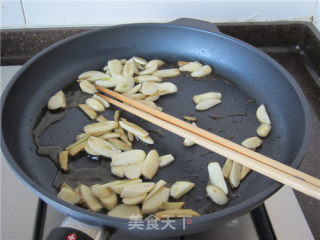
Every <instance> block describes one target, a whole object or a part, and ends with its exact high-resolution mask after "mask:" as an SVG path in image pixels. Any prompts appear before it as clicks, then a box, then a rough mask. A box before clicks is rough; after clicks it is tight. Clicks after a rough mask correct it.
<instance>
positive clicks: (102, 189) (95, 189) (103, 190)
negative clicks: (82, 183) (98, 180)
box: [91, 184, 112, 198]
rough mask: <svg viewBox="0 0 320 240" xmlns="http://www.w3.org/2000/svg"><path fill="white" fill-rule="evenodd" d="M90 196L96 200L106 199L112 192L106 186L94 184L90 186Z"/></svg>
mask: <svg viewBox="0 0 320 240" xmlns="http://www.w3.org/2000/svg"><path fill="white" fill-rule="evenodd" d="M91 192H92V194H93V195H94V196H95V197H97V198H107V197H109V196H110V195H111V194H112V191H111V190H110V189H109V187H107V186H106V185H101V184H94V185H92V186H91Z"/></svg>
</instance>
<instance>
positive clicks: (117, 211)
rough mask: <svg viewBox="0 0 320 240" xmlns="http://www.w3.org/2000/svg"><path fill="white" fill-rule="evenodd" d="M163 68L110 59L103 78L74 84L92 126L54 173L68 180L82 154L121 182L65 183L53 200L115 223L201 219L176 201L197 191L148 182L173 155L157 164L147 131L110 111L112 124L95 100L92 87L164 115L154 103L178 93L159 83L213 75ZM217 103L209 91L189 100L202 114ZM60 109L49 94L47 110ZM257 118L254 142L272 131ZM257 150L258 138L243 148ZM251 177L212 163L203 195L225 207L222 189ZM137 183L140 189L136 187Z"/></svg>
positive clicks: (199, 67)
mask: <svg viewBox="0 0 320 240" xmlns="http://www.w3.org/2000/svg"><path fill="white" fill-rule="evenodd" d="M164 65H165V63H164V62H163V61H162V60H159V59H154V60H151V61H146V60H145V59H143V58H140V57H132V58H131V59H129V60H126V59H122V60H118V59H113V60H110V61H108V64H107V66H105V67H104V68H103V69H104V72H100V71H87V72H84V73H82V74H80V75H79V76H78V80H77V82H78V83H79V86H80V89H81V91H82V92H84V93H86V94H90V95H91V96H89V97H88V98H87V99H86V100H85V101H84V102H83V103H80V104H79V105H78V107H79V109H80V110H81V111H82V112H83V113H84V114H85V115H87V116H88V117H89V119H91V120H92V121H93V122H92V123H90V124H88V125H86V126H84V127H83V133H81V134H79V135H78V136H77V137H76V141H75V142H74V143H73V144H71V145H69V146H67V147H66V148H65V149H64V150H63V151H61V152H60V153H59V163H60V168H61V169H62V170H63V171H64V172H65V174H68V163H69V155H70V156H76V155H77V154H78V153H79V152H82V151H85V152H86V153H87V154H89V155H91V156H103V157H105V158H109V159H111V162H110V169H111V173H112V174H113V175H115V176H117V177H120V178H126V179H124V180H116V181H112V182H108V183H104V184H93V185H91V186H89V185H85V184H82V183H78V186H77V187H76V188H74V189H72V188H71V187H70V186H69V185H67V184H66V183H63V184H62V185H61V188H60V191H59V193H58V197H59V198H61V199H63V200H64V201H66V202H68V203H70V204H80V205H81V206H85V207H86V208H88V209H90V210H91V211H95V212H99V211H101V210H102V209H105V210H106V211H108V215H109V216H114V217H121V218H128V217H130V216H131V215H132V214H134V215H139V216H142V215H143V214H152V213H155V216H156V217H158V218H159V219H161V218H164V217H165V216H167V215H170V216H171V217H179V216H180V217H181V215H188V216H194V217H195V216H199V213H197V212H195V211H194V210H192V209H182V207H183V206H184V205H185V203H184V202H177V201H176V200H177V199H180V198H181V197H183V196H184V195H186V194H189V192H190V191H192V189H193V188H194V187H201V186H195V184H194V183H192V182H190V181H187V180H178V181H176V182H175V183H172V185H171V186H170V187H169V186H167V182H166V181H165V179H164V180H159V181H158V182H156V183H155V182H152V179H153V178H154V176H156V175H157V171H158V169H159V168H161V167H165V166H168V165H170V164H171V163H172V162H173V161H174V160H175V158H174V156H173V155H172V154H167V155H163V156H159V153H158V152H157V150H156V143H155V141H154V140H153V139H152V138H151V137H150V134H149V131H147V130H146V129H143V128H142V127H141V126H139V125H138V124H136V123H134V122H130V121H128V120H127V119H125V118H123V117H122V116H120V112H119V111H118V110H117V111H115V114H114V116H113V119H112V120H110V119H107V118H106V117H105V116H103V115H102V114H103V112H105V111H106V110H107V109H108V108H109V107H110V105H109V103H108V102H107V101H105V100H104V99H103V98H101V97H100V96H98V95H97V94H96V93H97V90H96V88H95V85H94V84H96V85H99V86H102V87H106V88H113V89H114V91H117V92H119V93H121V94H123V95H125V96H127V97H130V98H132V99H134V100H136V101H139V102H140V103H142V104H145V105H146V106H148V107H151V108H155V109H157V110H160V111H162V107H160V106H158V105H156V104H155V102H156V101H157V100H158V99H159V98H160V97H163V96H165V95H167V94H173V93H176V92H177V91H178V88H177V86H176V85H175V84H174V83H172V82H162V81H163V78H171V77H175V76H178V75H180V74H181V72H187V73H189V74H190V76H191V77H193V78H201V77H205V76H206V75H208V74H210V73H211V72H212V68H211V67H210V66H209V65H203V64H202V63H200V62H198V61H193V62H185V61H179V62H178V66H179V68H169V69H163V68H161V67H163V66H164ZM221 98H222V94H221V93H220V92H212V91H210V92H204V93H200V94H197V95H195V96H193V97H192V100H193V102H194V103H195V104H196V110H198V111H204V110H208V109H210V108H212V107H214V106H216V105H218V104H220V103H221ZM65 107H66V101H65V96H64V94H63V92H62V91H59V92H58V93H57V94H55V95H54V96H53V97H52V98H51V99H50V100H49V102H48V108H49V109H50V110H55V109H59V108H65ZM99 114H100V115H99ZM190 115H192V114H190ZM256 117H257V119H258V121H259V122H260V123H261V125H260V126H259V127H258V128H257V134H258V136H260V137H266V136H267V135H268V134H269V133H270V131H271V122H270V119H269V116H268V114H267V112H266V108H265V106H264V105H261V106H260V107H259V108H258V109H257V112H256ZM183 118H184V119H185V120H187V121H189V122H191V123H192V124H193V125H195V126H196V124H195V122H196V121H197V120H198V119H197V118H195V117H192V116H184V117H183ZM135 140H139V141H141V142H144V143H145V144H149V145H152V144H154V149H152V150H150V151H149V152H144V151H143V150H141V149H134V145H133V143H134V141H135ZM261 144H262V140H261V139H260V138H259V137H257V136H254V137H251V138H248V139H246V140H244V141H243V142H242V145H243V146H245V147H247V148H250V149H256V148H258V147H260V146H261ZM184 145H185V146H192V145H194V143H193V142H192V141H190V140H188V139H185V140H184ZM199 161H201V159H199ZM249 172H250V169H249V168H247V167H245V166H241V165H240V164H238V163H237V162H235V161H232V160H231V159H227V160H226V162H225V164H224V166H223V168H222V169H221V167H220V165H219V163H218V162H212V163H210V164H209V165H208V174H209V179H210V184H209V185H208V186H207V187H206V191H207V194H208V196H209V198H210V199H211V200H212V201H213V202H214V203H216V204H218V205H224V204H227V203H228V194H229V190H228V185H229V187H231V188H237V187H238V186H239V184H240V181H241V180H242V179H244V178H245V177H246V176H247V174H248V173H249ZM141 178H143V179H145V180H146V181H142V179H141ZM225 179H226V180H227V181H226V180H225ZM170 200H174V201H173V202H170Z"/></svg>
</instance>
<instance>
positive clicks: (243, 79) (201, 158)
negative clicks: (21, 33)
mask: <svg viewBox="0 0 320 240" xmlns="http://www.w3.org/2000/svg"><path fill="white" fill-rule="evenodd" d="M131 56H141V57H144V58H146V59H155V58H158V59H162V60H164V61H166V62H168V63H173V62H176V61H177V60H186V61H191V60H199V61H201V62H203V63H206V64H210V65H211V66H213V68H214V71H215V73H218V74H220V75H221V76H223V77H220V76H218V77H217V76H216V75H211V76H210V77H209V78H208V79H207V80H208V81H195V80H193V79H191V78H190V77H189V76H188V75H186V74H183V75H181V76H179V77H176V78H173V79H165V81H172V82H173V83H175V84H176V85H177V86H178V88H179V91H178V93H177V94H174V95H168V96H164V97H162V98H160V100H158V102H157V104H158V105H160V106H161V107H163V110H164V112H167V113H169V114H172V115H174V116H176V117H179V118H182V117H183V116H187V115H189V114H190V113H194V115H193V116H194V117H196V118H197V119H198V123H197V124H198V126H199V127H202V128H204V129H207V130H209V131H212V132H213V133H216V134H218V135H220V136H223V137H225V138H227V139H230V140H232V141H234V142H237V143H241V142H242V140H244V139H245V138H247V137H251V136H255V135H256V133H255V131H256V128H257V127H258V126H259V123H258V122H257V121H256V119H255V111H256V109H257V107H258V106H259V105H260V104H266V106H267V108H268V111H269V112H270V117H271V121H272V132H271V134H270V135H269V136H268V137H267V138H266V139H264V142H263V147H262V148H261V149H259V152H261V153H263V154H265V155H267V156H270V157H272V158H275V159H277V160H279V161H281V162H284V163H286V164H292V163H293V161H294V159H295V157H296V155H297V154H298V152H299V149H300V147H301V145H302V140H303V136H304V131H305V119H304V113H303V108H302V104H301V102H300V99H299V97H298V95H297V93H296V91H295V89H294V87H293V86H292V84H291V83H290V82H289V81H288V79H287V78H286V76H285V75H284V74H283V73H282V72H281V71H279V70H278V69H277V68H275V67H274V66H273V65H272V64H271V63H270V62H268V61H267V60H266V59H265V58H263V57H262V56H260V55H258V54H256V53H255V52H253V51H252V50H251V49H248V48H246V47H244V46H242V45H239V44H238V43H236V42H234V41H233V40H229V39H226V38H224V37H221V36H220V35H215V34H208V33H206V32H201V31H197V30H190V29H186V28H174V27H168V26H165V25H150V26H149V25H143V27H142V25H141V26H140V25H137V26H131V27H128V26H124V27H115V28H109V29H105V30H101V31H97V32H92V33H89V34H86V35H82V36H81V37H79V38H74V39H73V40H72V41H67V42H64V43H63V44H60V45H59V46H58V47H56V48H52V49H51V50H48V51H47V52H46V54H44V55H41V56H39V57H38V58H37V59H36V60H35V61H33V62H32V63H31V64H30V65H29V67H28V68H26V69H24V71H22V72H20V74H19V75H18V76H17V79H16V81H15V83H14V84H13V86H12V88H11V90H10V92H9V94H8V96H7V98H6V102H5V105H4V108H3V115H2V126H3V135H4V139H5V141H6V144H7V146H8V149H9V152H10V153H11V155H12V156H13V158H14V159H15V161H16V163H17V164H18V166H19V167H20V168H21V169H23V171H24V172H25V173H26V174H27V175H28V176H29V177H30V178H31V179H33V181H34V182H35V183H36V184H37V185H39V186H41V187H42V189H44V191H46V192H47V193H46V194H48V195H49V196H51V197H52V196H54V195H55V194H56V189H55V188H54V186H53V182H54V179H55V176H56V174H57V168H56V166H55V164H54V163H53V162H52V161H51V160H50V159H48V158H46V157H41V156H39V155H37V154H36V149H35V148H36V147H35V144H34V141H33V137H32V130H33V128H34V126H35V124H36V122H37V119H38V116H39V115H41V112H42V111H43V107H44V106H45V105H46V103H47V101H48V99H49V97H50V96H51V95H53V94H54V93H55V92H56V91H58V90H59V89H62V88H65V87H67V86H69V85H70V84H71V83H73V82H74V81H75V80H76V76H77V75H78V74H80V73H81V72H84V71H86V70H92V69H101V68H102V67H103V66H104V65H105V64H106V62H107V60H109V59H113V58H118V59H121V58H128V57H131ZM224 78H225V79H228V80H231V81H232V82H234V83H235V84H236V86H232V85H230V84H227V83H226V81H224V80H223V79H224ZM208 91H222V92H223V99H222V103H221V104H220V105H218V106H216V107H214V108H212V109H210V110H208V111H205V112H196V111H195V106H194V104H193V102H192V96H193V95H195V94H199V93H203V92H208ZM79 99H80V98H79ZM249 99H254V100H255V101H256V102H252V101H251V100H249ZM248 100H249V101H248ZM113 110H114V109H110V110H107V111H106V113H105V116H106V117H107V118H108V119H109V118H112V115H113ZM242 112H246V113H247V116H236V117H229V118H224V119H220V120H213V119H211V118H209V117H208V116H209V115H212V114H216V115H227V114H234V113H242ZM122 116H124V117H125V118H127V119H128V120H129V121H132V122H135V123H137V124H139V125H141V126H142V127H143V128H145V129H148V130H156V129H159V127H157V126H154V125H152V124H149V123H147V122H145V121H143V120H141V119H139V118H137V117H134V116H133V115H130V114H128V113H124V112H122ZM88 123H90V120H89V119H88V118H87V117H86V116H85V115H84V114H83V113H82V112H80V110H78V109H76V108H73V109H68V115H67V117H66V118H65V119H63V120H62V121H60V122H58V123H56V124H54V125H52V126H51V127H50V128H48V129H47V131H46V132H45V133H44V134H43V135H42V136H41V139H40V141H41V144H43V145H47V144H48V145H52V144H59V145H62V146H66V145H68V144H70V143H72V142H74V139H75V136H76V135H77V134H79V133H80V132H81V129H82V128H83V126H84V125H85V124H88ZM161 131H162V132H163V133H164V137H163V138H161V137H159V136H158V135H157V134H155V133H154V132H151V136H152V138H154V140H155V145H154V146H146V145H143V144H140V143H137V144H136V145H135V146H134V148H141V149H144V150H146V151H148V150H150V149H152V148H155V149H157V150H158V152H159V154H160V155H164V154H169V153H171V154H173V155H174V156H175V161H174V163H173V164H171V165H169V166H167V167H165V168H161V169H160V170H159V172H158V173H157V175H156V177H155V178H154V179H153V180H154V181H157V180H159V179H164V180H166V181H167V182H168V185H169V186H170V185H171V184H173V183H174V182H175V181H177V180H189V181H192V182H194V183H195V184H196V187H195V189H194V190H193V191H191V192H190V193H188V194H187V195H185V196H184V197H183V198H182V199H181V200H182V201H186V203H187V204H186V207H187V208H192V209H195V210H198V211H200V212H201V213H208V212H211V211H212V210H218V209H219V207H217V206H216V205H215V204H213V203H211V201H209V199H208V198H207V197H206V193H205V187H206V185H207V183H208V173H207V165H208V163H209V162H212V161H218V162H219V163H220V164H221V165H222V164H223V163H224V160H225V159H224V158H223V157H221V156H219V155H217V154H215V153H207V150H205V149H203V148H201V147H199V146H193V147H190V148H185V147H183V144H182V142H183V139H181V138H180V137H178V136H175V135H174V134H171V133H169V132H167V131H165V130H161ZM102 162H105V163H106V166H108V162H106V160H102ZM99 164H100V162H99V161H95V160H92V159H89V158H87V156H85V155H84V156H82V157H80V158H79V159H78V160H76V161H73V162H72V163H71V165H72V166H73V167H75V168H82V167H86V168H88V167H91V168H94V167H99ZM104 170H105V172H102V171H99V174H97V175H88V174H87V173H86V172H80V173H79V174H77V175H78V176H76V177H75V178H74V179H70V178H68V179H67V180H68V181H69V183H70V184H72V185H74V184H75V182H76V181H78V180H81V181H82V182H83V183H85V184H92V183H103V182H108V181H111V180H113V179H117V178H116V177H114V176H112V175H111V174H110V171H109V169H108V168H107V167H105V168H104ZM78 177H79V179H78ZM272 183H273V181H272V180H270V179H268V178H266V177H264V176H261V175H260V174H258V173H255V172H252V173H251V174H249V176H248V177H247V178H246V179H245V180H244V181H243V182H242V183H241V185H240V187H239V188H238V189H236V190H234V191H233V192H232V200H231V201H230V203H229V204H228V205H227V206H226V207H229V206H232V205H236V204H239V203H240V202H243V201H245V200H247V199H249V198H252V197H254V196H255V195H257V194H258V193H260V192H262V191H264V190H265V189H266V188H268V187H269V186H270V185H271V184H272Z"/></svg>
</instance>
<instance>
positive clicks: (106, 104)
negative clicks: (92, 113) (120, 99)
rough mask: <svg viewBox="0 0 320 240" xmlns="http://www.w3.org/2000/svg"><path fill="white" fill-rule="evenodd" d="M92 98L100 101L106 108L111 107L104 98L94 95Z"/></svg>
mask: <svg viewBox="0 0 320 240" xmlns="http://www.w3.org/2000/svg"><path fill="white" fill-rule="evenodd" d="M92 98H93V99H96V100H97V101H99V102H100V103H101V104H102V105H103V106H104V107H105V108H108V107H110V104H109V103H108V102H107V101H106V100H105V99H104V98H102V97H100V96H98V95H96V94H94V95H93V96H92Z"/></svg>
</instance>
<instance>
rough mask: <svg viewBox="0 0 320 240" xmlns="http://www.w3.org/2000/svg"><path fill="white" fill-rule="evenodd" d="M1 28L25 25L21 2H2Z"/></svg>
mask: <svg viewBox="0 0 320 240" xmlns="http://www.w3.org/2000/svg"><path fill="white" fill-rule="evenodd" d="M0 6H1V26H2V27H5V26H10V27H21V26H24V25H25V21H24V16H23V9H22V5H21V1H20V0H10V1H1V2H0Z"/></svg>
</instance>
